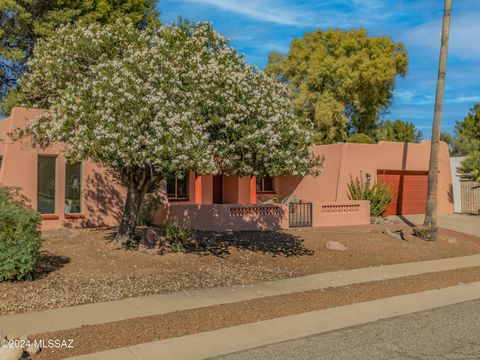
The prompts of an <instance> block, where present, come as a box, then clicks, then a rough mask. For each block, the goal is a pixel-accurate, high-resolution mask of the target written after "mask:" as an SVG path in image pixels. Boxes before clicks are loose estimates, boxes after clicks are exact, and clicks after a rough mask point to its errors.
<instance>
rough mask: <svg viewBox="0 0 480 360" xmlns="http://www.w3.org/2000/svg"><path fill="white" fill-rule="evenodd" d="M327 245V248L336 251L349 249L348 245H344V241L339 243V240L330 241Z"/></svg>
mask: <svg viewBox="0 0 480 360" xmlns="http://www.w3.org/2000/svg"><path fill="white" fill-rule="evenodd" d="M325 247H326V248H327V250H334V251H345V250H347V247H346V246H345V245H343V244H342V243H339V242H338V241H328V242H327V243H326V244H325Z"/></svg>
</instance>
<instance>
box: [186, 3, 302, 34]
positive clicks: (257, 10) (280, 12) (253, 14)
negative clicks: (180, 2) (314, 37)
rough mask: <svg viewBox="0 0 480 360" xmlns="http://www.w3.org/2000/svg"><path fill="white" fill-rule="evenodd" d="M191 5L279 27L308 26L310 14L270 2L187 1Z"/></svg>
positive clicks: (290, 6)
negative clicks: (227, 12) (214, 9)
mask: <svg viewBox="0 0 480 360" xmlns="http://www.w3.org/2000/svg"><path fill="white" fill-rule="evenodd" d="M187 1H189V2H192V3H198V4H205V5H210V6H215V7H217V8H219V9H222V10H227V11H230V12H234V13H237V14H241V15H244V16H247V17H249V18H252V19H256V20H261V21H267V22H272V23H276V24H280V25H291V26H300V27H303V26H308V24H309V23H310V22H311V14H310V13H309V12H307V11H304V9H303V8H302V7H299V6H293V5H280V4H278V2H277V4H275V2H274V3H272V2H271V1H261V0H251V1H238V0H187Z"/></svg>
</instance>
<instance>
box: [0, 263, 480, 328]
mask: <svg viewBox="0 0 480 360" xmlns="http://www.w3.org/2000/svg"><path fill="white" fill-rule="evenodd" d="M479 264H480V254H478V255H470V256H463V257H456V258H449V259H441V260H429V261H422V262H416V263H405V264H396V265H385V266H377V267H370V268H363V269H354V270H345V271H338V272H331V273H322V274H314V275H308V276H303V277H298V278H290V279H283V280H276V281H269V282H263V283H259V284H255V285H248V286H234V287H229V288H214V289H202V290H195V291H190V292H180V293H172V294H160V295H150V296H143V297H137V298H128V299H123V300H118V301H111V302H104V303H95V304H87V305H79V306H72V307H67V308H60V309H52V310H45V311H38V312H31V313H23V314H17V315H6V316H0V329H1V330H3V332H5V333H7V334H13V335H17V336H26V335H33V334H38V333H43V332H47V331H56V330H63V329H71V328H76V327H80V326H82V325H92V324H100V323H105V322H111V321H119V320H126V319H132V318H136V317H142V316H150V315H157V314H162V313H168V312H173V311H180V310H187V309H194V308H199V307H205V306H212V305H219V304H227V303H234V302H239V301H245V300H251V299H257V298H261V297H265V296H274V295H282V294H288V293H293V292H302V291H308V290H316V289H324V288H328V287H334V286H345V285H349V284H355V283H362V282H369V281H378V280H387V279H394V278H399V277H404V276H410V275H417V274H424V273H429V272H437V271H444V270H453V269H460V268H465V267H471V266H478V265H479Z"/></svg>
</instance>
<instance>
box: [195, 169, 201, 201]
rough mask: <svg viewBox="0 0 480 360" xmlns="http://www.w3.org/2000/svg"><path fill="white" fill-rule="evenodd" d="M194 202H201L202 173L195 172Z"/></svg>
mask: <svg viewBox="0 0 480 360" xmlns="http://www.w3.org/2000/svg"><path fill="white" fill-rule="evenodd" d="M194 199H195V204H201V203H202V175H198V174H195V194H194Z"/></svg>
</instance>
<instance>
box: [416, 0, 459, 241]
mask: <svg viewBox="0 0 480 360" xmlns="http://www.w3.org/2000/svg"><path fill="white" fill-rule="evenodd" d="M451 8H452V0H445V9H444V13H443V25H442V40H441V46H440V62H439V65H438V81H437V91H436V94H435V110H434V115H433V126H432V145H431V149H430V162H429V167H428V191H427V203H426V205H425V219H424V221H423V228H417V229H415V230H414V231H415V233H416V234H417V235H418V236H420V237H422V238H423V239H425V240H436V239H437V212H438V209H437V206H438V204H437V186H438V163H439V157H438V155H439V147H440V128H441V122H442V107H443V96H444V92H445V74H446V72H447V56H448V37H449V34H450V13H451Z"/></svg>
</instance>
